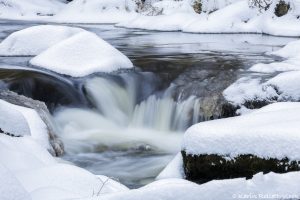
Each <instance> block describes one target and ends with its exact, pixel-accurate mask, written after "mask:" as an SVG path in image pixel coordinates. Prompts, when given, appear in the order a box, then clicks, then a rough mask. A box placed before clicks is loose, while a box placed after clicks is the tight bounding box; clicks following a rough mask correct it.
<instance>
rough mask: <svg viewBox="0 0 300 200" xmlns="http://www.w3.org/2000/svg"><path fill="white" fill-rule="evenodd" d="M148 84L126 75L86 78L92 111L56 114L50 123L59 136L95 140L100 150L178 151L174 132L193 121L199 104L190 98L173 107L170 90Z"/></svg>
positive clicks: (177, 135) (70, 109)
mask: <svg viewBox="0 0 300 200" xmlns="http://www.w3.org/2000/svg"><path fill="white" fill-rule="evenodd" d="M147 79H148V80H152V82H151V81H150V82H149V81H148V82H147V81H146V82H145V80H147ZM153 81H156V80H155V79H152V78H149V76H146V77H144V78H137V77H134V76H132V75H131V76H129V75H123V76H122V75H121V76H118V77H117V78H116V77H95V78H92V79H88V80H87V81H86V83H85V85H84V87H85V90H86V93H87V97H88V98H89V100H90V101H91V103H92V104H93V105H94V106H95V108H94V109H81V108H67V109H63V110H61V111H60V112H58V113H57V114H56V116H55V119H56V121H57V123H58V125H59V126H60V128H61V130H62V133H63V135H64V136H63V137H65V138H68V139H75V140H78V139H79V140H85V141H86V140H88V141H90V142H92V141H93V142H94V141H100V142H101V144H103V145H105V146H118V147H121V146H122V148H123V147H125V146H128V145H129V146H130V145H132V143H140V144H149V145H151V146H153V147H156V148H158V149H163V150H166V151H172V152H173V151H178V150H179V147H180V145H179V144H180V139H181V137H182V134H177V133H176V132H183V131H184V130H185V129H187V128H188V127H189V126H191V125H192V124H193V123H196V122H198V120H199V114H200V113H199V112H200V102H199V100H198V99H197V98H196V97H195V96H191V97H189V98H188V99H186V100H184V101H178V102H177V101H175V100H174V99H173V98H172V95H171V94H172V93H171V92H170V90H168V89H167V90H166V91H157V89H155V88H151V87H150V85H154V84H153ZM155 91H156V92H155ZM71 146H72V145H71Z"/></svg>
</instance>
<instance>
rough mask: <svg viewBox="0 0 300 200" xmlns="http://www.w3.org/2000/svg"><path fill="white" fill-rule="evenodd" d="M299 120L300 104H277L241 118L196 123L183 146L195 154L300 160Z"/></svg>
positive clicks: (186, 135)
mask: <svg viewBox="0 0 300 200" xmlns="http://www.w3.org/2000/svg"><path fill="white" fill-rule="evenodd" d="M283 116H284V118H283ZM299 120H300V103H292V102H285V103H274V104H271V105H268V106H266V107H263V108H261V109H259V110H257V111H254V112H251V113H249V114H246V115H242V116H239V117H234V118H227V119H221V120H215V121H209V122H203V123H199V124H197V125H194V126H192V127H191V128H189V129H188V130H187V131H186V133H185V135H184V139H183V143H182V149H183V150H185V151H186V152H187V154H192V155H201V154H218V155H222V156H229V157H231V158H234V157H236V156H238V155H244V154H253V155H256V156H258V157H261V158H278V159H283V158H285V157H287V158H289V159H291V160H299V159H300V154H299V152H300V147H299V142H300V135H299V132H298V130H299V128H300V124H299Z"/></svg>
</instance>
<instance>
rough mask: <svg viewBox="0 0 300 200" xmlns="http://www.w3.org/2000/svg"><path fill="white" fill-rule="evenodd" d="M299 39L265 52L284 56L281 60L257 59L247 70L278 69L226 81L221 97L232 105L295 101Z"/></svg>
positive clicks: (299, 74) (299, 73)
mask: <svg viewBox="0 0 300 200" xmlns="http://www.w3.org/2000/svg"><path fill="white" fill-rule="evenodd" d="M299 50H300V41H298V40H297V41H294V42H290V43H289V44H287V45H286V46H285V47H284V48H282V49H280V50H278V51H275V52H271V53H268V54H271V55H276V56H281V57H283V58H286V59H287V60H284V61H282V62H273V63H270V64H263V63H259V64H256V65H254V66H252V67H251V68H250V69H249V70H250V71H252V72H260V73H269V74H271V73H275V72H282V73H280V74H278V75H276V76H275V77H271V78H269V80H265V79H263V78H262V77H258V78H257V77H256V78H252V77H244V78H241V79H239V80H237V81H236V82H235V83H233V84H232V85H230V86H229V87H228V88H227V89H226V90H225V91H224V92H223V95H224V97H225V98H226V99H227V100H228V101H229V102H231V103H232V104H234V105H243V104H244V103H245V102H247V101H266V102H274V101H299V100H300V92H299V91H300V86H299V84H298V81H299V79H300V71H299V70H300V68H299V64H300V53H299Z"/></svg>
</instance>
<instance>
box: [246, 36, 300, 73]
mask: <svg viewBox="0 0 300 200" xmlns="http://www.w3.org/2000/svg"><path fill="white" fill-rule="evenodd" d="M269 54H270V55H275V56H280V57H283V58H286V59H287V60H285V61H283V62H274V63H270V64H263V63H260V64H257V65H254V66H252V67H251V68H250V71H254V72H262V73H274V72H284V71H298V70H300V67H299V63H300V41H299V40H297V41H293V42H290V43H288V44H287V45H286V46H285V47H283V48H281V49H279V50H278V51H274V52H271V53H269Z"/></svg>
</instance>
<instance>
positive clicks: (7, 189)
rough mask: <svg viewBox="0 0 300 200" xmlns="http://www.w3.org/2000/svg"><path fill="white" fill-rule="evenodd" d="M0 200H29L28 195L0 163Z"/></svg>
mask: <svg viewBox="0 0 300 200" xmlns="http://www.w3.org/2000/svg"><path fill="white" fill-rule="evenodd" d="M0 177H1V178H0V199H1V200H20V199H22V200H31V198H30V196H29V193H28V192H26V190H25V189H24V188H23V186H22V185H21V184H20V182H19V181H18V180H17V179H16V177H15V176H14V175H13V174H12V173H11V172H10V171H9V170H8V169H7V168H6V167H4V166H3V165H2V163H1V162H0Z"/></svg>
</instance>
